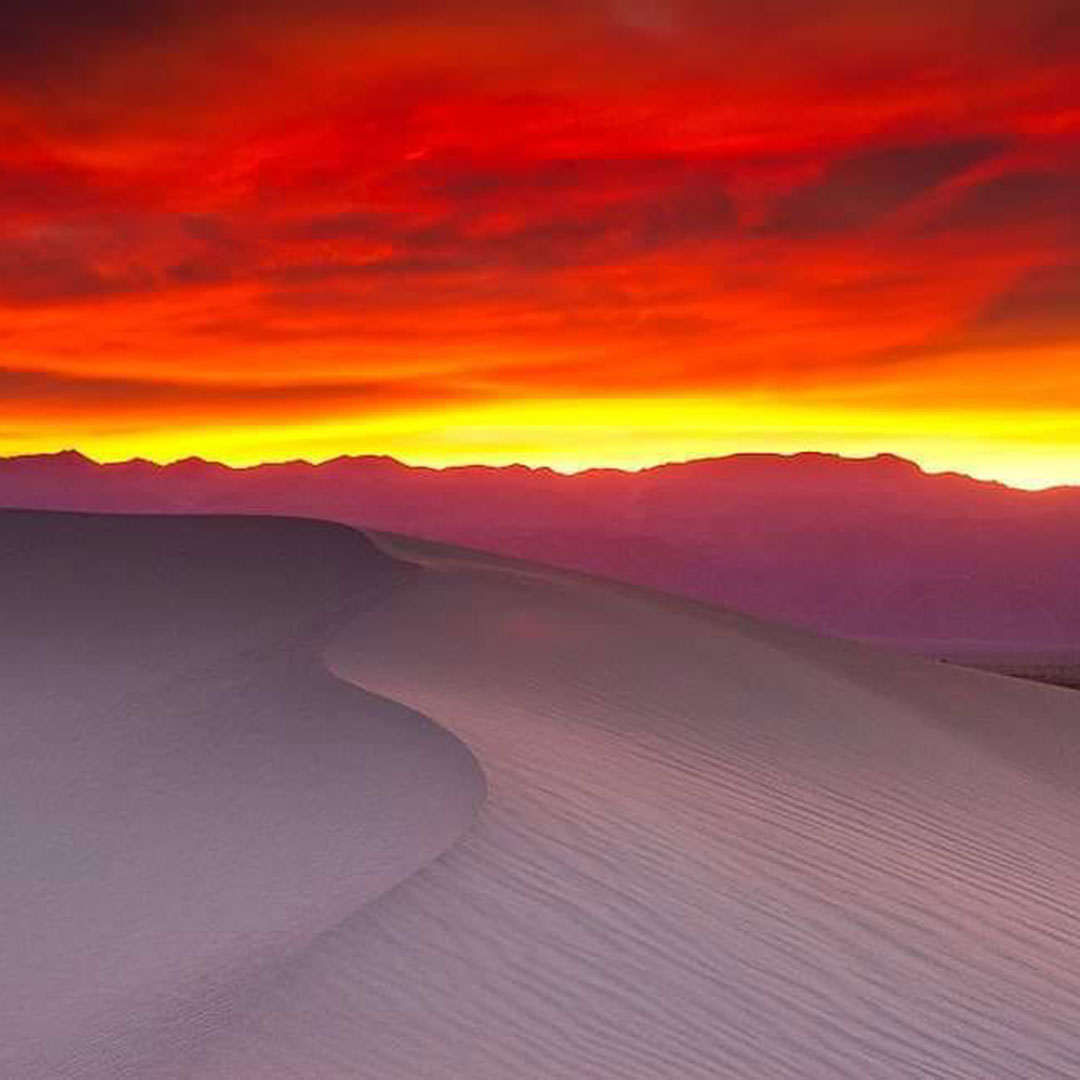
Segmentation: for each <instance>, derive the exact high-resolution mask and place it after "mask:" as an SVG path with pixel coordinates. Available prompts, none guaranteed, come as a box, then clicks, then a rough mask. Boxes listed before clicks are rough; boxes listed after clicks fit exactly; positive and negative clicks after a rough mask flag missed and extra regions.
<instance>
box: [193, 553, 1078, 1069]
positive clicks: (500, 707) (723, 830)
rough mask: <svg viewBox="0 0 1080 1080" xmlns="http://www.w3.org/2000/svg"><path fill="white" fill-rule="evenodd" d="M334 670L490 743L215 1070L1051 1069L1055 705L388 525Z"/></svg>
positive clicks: (1072, 865) (1059, 731) (1072, 781)
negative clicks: (481, 790)
mask: <svg viewBox="0 0 1080 1080" xmlns="http://www.w3.org/2000/svg"><path fill="white" fill-rule="evenodd" d="M380 543H381V545H382V546H383V547H384V549H385V550H386V551H388V552H389V553H391V554H394V555H396V556H399V557H401V558H403V559H405V560H407V561H410V562H413V563H418V564H421V565H422V566H423V567H424V573H422V574H421V575H419V576H417V577H416V578H415V579H414V580H413V581H412V582H411V583H410V584H409V585H408V586H407V587H405V588H403V589H399V590H397V591H396V592H394V593H393V594H392V595H391V596H389V597H388V598H387V599H386V601H385V603H384V604H382V605H381V606H380V608H379V610H378V611H377V612H372V613H369V614H363V613H362V614H360V615H359V616H358V617H357V618H356V619H354V620H353V621H352V623H351V624H350V625H349V626H348V627H346V628H345V629H343V630H342V631H341V632H340V633H339V634H338V635H337V636H336V638H335V639H334V640H333V641H332V643H331V644H330V646H329V649H328V660H329V663H330V665H331V667H332V669H333V670H334V671H335V672H336V673H337V674H338V675H339V676H341V677H342V678H345V679H348V680H350V681H352V682H355V683H357V684H360V685H362V686H364V687H366V688H368V689H370V690H372V691H375V692H377V693H379V694H383V695H386V696H388V697H391V698H394V699H396V700H398V701H401V702H403V703H404V704H406V705H407V706H409V707H410V708H414V709H416V710H419V711H420V712H422V713H424V714H425V715H428V716H430V717H432V718H433V719H434V720H436V721H437V722H438V723H440V724H442V725H445V726H446V727H447V728H448V729H449V730H451V731H452V732H454V733H455V734H456V735H458V736H459V737H460V738H462V739H463V740H464V741H465V742H466V743H467V744H468V746H469V747H470V748H471V750H472V751H473V752H474V753H475V755H476V756H477V758H478V759H479V760H480V762H481V763H482V765H483V767H484V769H485V772H486V774H487V776H488V780H489V785H490V789H489V798H488V801H487V802H486V804H485V806H484V808H483V810H482V812H481V815H480V819H479V822H478V823H477V825H476V826H475V827H474V828H473V829H472V830H470V831H469V832H468V833H467V834H466V836H465V837H464V839H463V840H462V841H461V843H459V844H458V845H456V846H455V847H454V848H452V849H451V850H450V851H448V852H447V853H446V854H444V855H443V856H442V857H440V858H439V859H437V860H435V861H434V862H432V863H431V864H430V865H428V866H427V867H425V868H424V869H422V870H421V871H419V872H418V873H416V874H414V875H413V876H412V877H410V878H408V879H407V880H406V881H404V882H402V883H401V884H400V885H399V886H397V887H396V888H395V889H393V890H392V891H391V892H390V893H388V894H385V895H384V896H382V897H381V898H379V899H378V900H376V901H374V902H373V903H371V904H369V905H368V906H366V907H365V908H364V909H363V910H362V911H361V912H360V913H358V914H357V915H356V916H355V917H354V918H351V919H349V920H347V921H345V922H343V923H342V924H341V925H339V926H338V927H337V928H336V929H335V930H333V931H331V932H328V933H327V934H325V935H323V936H322V937H320V938H319V939H318V941H316V942H315V943H313V945H312V947H310V948H309V949H307V950H306V951H305V952H304V953H303V954H302V955H300V956H299V957H298V958H297V959H296V960H295V961H294V962H292V963H291V964H289V965H287V966H286V967H284V968H283V970H282V974H281V975H280V977H279V978H278V979H277V980H276V981H275V983H274V985H273V986H272V987H269V988H268V989H267V990H266V992H265V993H264V994H262V995H261V996H260V997H259V998H258V999H257V1000H255V1001H253V1002H252V1003H251V1005H250V1008H249V1009H248V1010H247V1011H246V1012H245V1013H244V1015H243V1016H240V1017H237V1019H236V1022H235V1024H234V1025H233V1026H232V1027H231V1028H230V1029H229V1030H228V1031H226V1032H223V1033H222V1035H221V1037H220V1038H218V1039H216V1040H211V1041H210V1042H209V1043H207V1044H206V1046H205V1047H204V1056H203V1058H202V1059H201V1060H200V1063H199V1067H198V1071H197V1072H193V1073H192V1075H197V1076H199V1077H204V1078H214V1080H225V1078H229V1080H238V1078H242V1080H247V1078H250V1080H256V1078H258V1080H285V1078H289V1080H301V1078H302V1080H331V1078H332V1080H346V1078H348V1080H356V1078H364V1080H368V1078H370V1080H376V1078H378V1080H398V1078H400V1080H451V1078H455V1080H465V1078H468V1080H506V1078H509V1077H514V1078H515V1080H520V1078H535V1080H587V1078H594V1080H601V1078H603V1080H657V1078H672V1080H675V1078H678V1080H693V1078H701V1080H716V1078H718V1077H724V1078H725V1080H734V1078H745V1080H763V1078H769V1080H785V1078H800V1080H801V1078H807V1080H809V1078H815V1080H816V1078H821V1080H839V1078H851V1080H868V1078H870V1080H888V1078H896V1080H901V1078H903V1080H910V1078H912V1077H933V1078H970V1080H989V1078H994V1080H1004V1078H1016V1080H1036V1078H1058V1080H1075V1077H1076V1076H1078V1075H1080V847H1078V845H1077V837H1080V788H1078V783H1077V776H1078V771H1077V767H1078V763H1080V760H1078V754H1080V726H1078V723H1080V707H1078V703H1080V698H1077V697H1076V696H1075V695H1074V694H1072V693H1071V692H1069V691H1066V690H1060V689H1055V688H1049V687H1039V686H1034V685H1026V684H1022V683H1019V682H1016V681H1013V680H1009V679H1005V678H1001V677H996V676H992V675H985V674H982V673H978V672H969V671H964V670H959V669H956V668H950V667H948V666H946V665H939V664H933V663H931V662H928V661H921V660H916V659H911V658H905V657H902V656H900V655H894V654H891V653H888V652H884V651H876V650H874V649H871V648H869V647H865V646H860V645H855V644H851V643H842V642H838V641H832V640H828V639H824V638H818V637H815V636H812V635H809V634H805V633H801V632H797V631H794V630H788V629H785V628H781V627H775V626H771V625H769V624H765V623H760V622H756V621H754V620H751V619H748V618H744V617H741V616H737V615H733V614H728V613H724V612H721V611H717V610H713V609H708V608H705V607H702V606H699V605H694V604H692V603H684V602H681V601H677V600H673V599H669V598H664V597H660V596H658V595H653V594H647V593H643V592H637V591H635V590H632V589H630V588H624V587H619V586H614V585H610V584H607V583H602V582H598V581H590V580H589V579H586V578H583V577H576V576H574V575H570V574H563V573H558V572H554V571H551V572H548V571H544V570H541V569H538V568H528V567H526V566H523V565H521V564H515V563H513V562H508V561H502V560H497V559H494V558H491V557H486V556H484V557H482V556H474V555H471V554H469V553H467V552H460V551H454V550H451V549H448V548H440V547H437V546H435V545H430V544H422V543H418V542H408V541H404V540H401V539H399V538H388V537H382V538H381V539H380Z"/></svg>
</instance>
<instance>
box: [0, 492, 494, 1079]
mask: <svg viewBox="0 0 1080 1080" xmlns="http://www.w3.org/2000/svg"><path fill="white" fill-rule="evenodd" d="M408 576H409V575H408V573H407V571H405V569H404V568H402V567H400V566H398V565H396V564H394V563H392V562H391V561H390V560H389V559H387V558H385V557H383V556H381V555H379V553H378V552H377V551H375V550H374V548H373V547H372V546H371V545H370V543H368V541H367V540H366V539H365V538H364V537H362V536H360V535H359V534H357V533H355V532H353V531H352V530H349V529H346V528H343V527H340V526H324V525H321V524H314V523H310V522H299V521H272V520H269V519H265V520H261V521H259V520H255V519H249V520H243V519H204V520H199V519H183V520H181V519H172V520H167V519H154V518H94V517H80V516H77V515H60V514H56V515H52V514H19V513H13V512H8V513H3V514H0V612H2V622H0V641H2V648H0V688H2V699H0V720H2V722H0V747H2V751H0V866H2V867H3V873H2V874H0V911H2V912H3V915H2V932H0V1002H2V1003H3V1004H2V1007H0V1016H2V1020H0V1076H3V1077H4V1078H5V1080H24V1078H35V1080H36V1078H39V1077H40V1078H41V1080H46V1078H48V1080H54V1078H57V1077H67V1076H78V1077H91V1076H92V1077H101V1078H102V1080H106V1078H110V1080H112V1078H117V1077H142V1076H151V1075H162V1076H167V1075H180V1074H178V1073H175V1072H174V1070H175V1069H177V1068H179V1067H180V1065H179V1063H180V1062H181V1061H182V1060H183V1058H184V1055H185V1053H186V1052H187V1049H188V1048H189V1047H193V1046H196V1045H198V1044H199V1043H200V1042H201V1041H202V1040H204V1039H205V1038H206V1037H207V1036H208V1035H209V1034H210V1033H211V1032H212V1031H214V1030H216V1029H217V1028H219V1027H220V1026H221V1025H222V1024H224V1023H227V1021H228V1019H229V1017H230V1016H231V1015H232V1012H233V1011H234V1010H235V1009H236V1008H237V1007H238V1005H239V1003H240V1002H241V1001H242V1000H244V998H245V996H247V995H250V994H251V993H253V992H254V990H255V988H256V987H258V986H259V985H260V981H261V980H262V979H263V978H265V977H266V974H267V973H268V972H272V971H274V970H276V964H277V962H279V961H280V960H281V959H282V958H284V957H287V956H290V955H292V954H293V953H295V952H296V950H297V949H298V948H300V947H302V946H304V945H306V944H308V943H309V942H310V941H311V940H312V939H313V938H314V937H315V936H316V935H317V934H319V933H321V932H322V931H324V930H325V929H327V928H328V927H330V926H333V925H335V924H337V923H338V922H340V921H341V920H342V919H343V918H344V917H346V916H347V915H349V914H350V913H352V912H354V911H356V910H357V909H358V908H359V907H360V906H362V905H363V904H364V903H365V902H366V901H367V900H369V899H370V898H371V897H373V896H375V895H377V894H378V893H380V892H383V891H385V890H386V889H387V888H389V887H390V886H392V885H393V884H395V883H396V882H398V881H400V880H401V879H403V878H405V877H408V876H409V875H410V874H411V873H412V872H414V871H415V870H416V869H417V868H418V867H419V866H421V865H423V864H424V863H425V862H427V861H429V860H430V859H432V858H433V857H434V856H435V855H437V854H438V853H439V852H441V851H442V850H443V849H444V848H446V847H447V845H448V844H450V843H451V842H453V841H454V840H455V839H457V837H458V836H459V835H460V834H461V832H462V831H463V829H465V828H466V827H467V826H468V825H469V824H470V823H471V821H472V818H473V816H474V813H475V810H476V807H477V805H478V804H479V802H480V801H481V799H482V797H483V780H482V776H481V774H480V772H479V770H478V768H477V766H476V763H475V761H474V759H473V758H472V757H471V755H469V754H468V752H467V751H466V750H465V749H464V747H463V746H462V745H461V744H460V743H459V742H458V741H457V740H455V739H453V738H452V737H451V736H449V735H448V734H447V733H446V732H445V731H443V730H442V729H439V728H436V727H435V726H434V725H432V724H431V723H429V722H428V721H427V720H425V719H424V718H422V717H420V716H418V715H416V714H415V713H412V712H410V711H409V710H408V709H406V708H404V707H402V706H400V705H397V704H394V703H391V702H387V701H383V700H380V699H378V698H375V697H373V696H372V695H370V694H366V693H364V692H363V691H360V690H359V689H357V688H355V687H351V686H346V685H345V684H343V683H341V682H340V681H339V680H337V679H335V678H334V677H333V676H332V675H330V673H329V672H327V671H326V669H325V665H324V664H323V662H322V660H321V658H320V655H319V652H320V649H321V645H322V642H323V640H324V639H325V637H326V635H327V634H328V633H329V632H330V631H331V630H332V629H333V627H334V626H335V625H336V624H338V623H339V622H340V621H341V620H342V619H343V618H345V617H347V616H348V615H349V613H350V612H352V611H354V610H356V609H357V608H358V607H363V606H365V605H367V604H373V603H378V602H381V601H383V600H385V598H386V597H387V596H388V595H389V594H391V593H392V591H393V590H394V589H395V588H400V587H402V585H403V584H404V582H405V580H407V578H408Z"/></svg>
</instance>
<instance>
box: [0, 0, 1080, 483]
mask: <svg viewBox="0 0 1080 1080" xmlns="http://www.w3.org/2000/svg"><path fill="white" fill-rule="evenodd" d="M1069 10H1070V9H1069V5H1068V4H1067V3H1063V2H1061V0H1035V2H1033V3H1031V4H1027V5H1025V6H1024V7H1023V9H1019V8H1017V7H1016V6H1015V5H1013V4H1009V3H1005V2H1000V3H999V2H995V3H990V4H975V3H972V2H969V0H953V2H951V3H946V4H931V3H929V0H914V2H911V3H906V4H898V3H885V4H876V5H873V6H870V7H868V6H866V5H862V4H857V3H852V2H850V0H820V2H817V3H812V4H799V3H794V2H792V0H765V2H762V3H757V4H754V5H748V4H736V5H728V6H726V7H723V8H719V9H718V8H717V7H716V6H715V5H710V4H707V3H700V2H699V0H588V2H586V3H584V4H573V5H571V4H562V3H557V4H554V5H544V4H538V3H535V2H534V0H515V2H512V3H509V4H501V5H494V4H489V3H487V2H486V0H466V2H464V3H456V4H455V3H449V2H445V0H417V3H415V4H407V5H403V6H402V5H389V4H380V3H372V4H364V5H361V6H351V5H348V4H342V3H340V2H339V0H316V2H314V3H313V4H311V5H308V6H307V8H305V11H304V13H303V14H300V12H299V9H298V8H296V7H295V6H293V5H290V4H288V3H285V2H283V0H274V2H272V3H269V4H265V5H258V6H254V7H253V6H252V5H251V4H250V3H248V0H227V2H225V3H223V4H218V5H214V6H213V7H210V6H200V5H186V6H185V5H178V4H176V3H175V2H173V0H152V2H149V3H143V4H134V3H131V2H129V0H110V3H108V4H104V5H102V6H100V7H99V8H98V9H94V8H90V9H87V10H86V12H85V13H84V14H83V15H81V16H78V17H74V16H73V17H71V18H68V19H66V20H60V21H57V20H53V19H51V18H50V17H49V16H48V15H47V14H46V13H45V11H44V9H42V8H41V7H40V6H37V5H32V4H29V3H26V2H22V0H20V2H16V3H14V4H11V5H8V6H7V7H6V8H5V12H4V13H3V14H2V15H0V34H2V36H3V40H4V42H5V44H4V45H3V46H2V52H3V57H4V63H3V66H2V69H0V174H2V180H0V333H3V335H4V340H5V354H4V357H3V360H2V362H0V399H2V400H4V401H6V402H8V403H9V407H8V409H7V410H6V411H5V414H4V416H3V418H2V423H0V453H2V454H14V453H25V452H32V451H45V450H51V449H56V448H58V446H59V445H60V444H61V443H65V444H66V443H68V442H74V444H75V445H78V446H79V447H80V448H81V449H83V450H85V451H86V452H87V453H89V454H91V455H95V456H99V457H103V458H107V459H117V458H122V457H126V456H145V457H148V458H151V459H155V460H164V459H168V458H179V457H184V456H187V455H190V454H198V455H202V456H206V457H211V458H217V459H221V460H224V461H228V462H232V463H243V464H252V463H256V462H258V461H266V460H277V459H282V458H289V457H297V456H299V457H305V458H312V459H322V458H327V457H333V456H335V455H337V454H341V453H358V452H375V453H387V454H392V455H394V456H397V457H401V458H402V459H403V460H407V461H410V462H417V463H426V464H431V465H435V466H438V465H445V464H453V463H461V462H465V461H474V460H475V461H480V462H486V463H493V464H495V463H505V462H508V461H511V460H520V461H524V462H526V463H528V464H533V465H548V466H550V467H552V468H557V469H561V470H579V469H582V468H588V467H591V466H619V467H631V468H638V467H642V466H644V465H647V464H650V463H654V462H657V461H661V460H677V459H686V458H690V457H700V456H712V455H716V454H727V453H734V452H742V451H755V452H781V453H792V452H797V451H800V450H816V451H822V452H835V453H841V454H858V455H865V454H872V453H877V452H890V453H896V454H899V455H901V456H904V457H908V458H911V459H913V460H916V461H918V462H919V463H920V464H922V465H923V466H924V467H926V468H927V469H930V470H932V471H941V470H957V471H961V472H965V473H968V474H970V475H973V476H978V477H980V478H985V479H998V480H1001V481H1003V482H1006V483H1009V484H1011V485H1015V486H1021V487H1029V488H1040V487H1046V486H1053V485H1057V484H1062V483H1076V482H1078V481H1080V421H1078V419H1077V416H1078V413H1080V409H1078V406H1080V378H1078V376H1077V371H1078V370H1080V364H1078V363H1077V360H1078V358H1080V357H1078V353H1077V347H1078V346H1077V341H1078V338H1080V316H1078V314H1077V312H1080V232H1078V226H1077V222H1080V91H1078V89H1077V88H1078V87H1080V38H1078V36H1077V34H1076V31H1075V25H1076V24H1075V20H1072V19H1071V18H1070V17H1069ZM73 11H74V9H73Z"/></svg>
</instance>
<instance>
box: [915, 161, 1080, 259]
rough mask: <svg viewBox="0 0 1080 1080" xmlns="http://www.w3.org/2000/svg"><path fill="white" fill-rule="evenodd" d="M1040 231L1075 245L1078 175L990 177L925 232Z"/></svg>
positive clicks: (1079, 220) (1079, 218) (1079, 228)
mask: <svg viewBox="0 0 1080 1080" xmlns="http://www.w3.org/2000/svg"><path fill="white" fill-rule="evenodd" d="M1046 225H1049V226H1051V227H1053V228H1059V229H1061V230H1062V234H1063V236H1066V237H1069V238H1071V239H1072V240H1073V241H1074V242H1080V171H1047V170H1023V171H1016V172H1012V173H1007V174H1005V175H1002V176H995V177H993V178H992V179H989V180H986V181H984V182H982V183H979V184H976V185H974V186H972V187H970V188H968V189H967V190H966V191H965V192H963V193H962V194H961V195H960V196H959V197H958V198H957V200H956V201H955V202H954V203H953V204H952V205H951V206H949V207H948V208H947V209H946V210H944V211H943V212H942V214H941V215H940V216H939V217H938V218H936V219H935V220H934V221H933V222H932V223H931V225H930V228H931V229H932V230H933V231H934V232H938V233H942V232H949V231H958V230H964V231H975V232H981V233H984V234H985V233H992V232H994V231H1001V230H1006V229H1008V230H1014V229H1024V230H1029V229H1031V228H1032V227H1040V226H1046Z"/></svg>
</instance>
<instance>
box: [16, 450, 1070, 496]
mask: <svg viewBox="0 0 1080 1080" xmlns="http://www.w3.org/2000/svg"><path fill="white" fill-rule="evenodd" d="M61 457H77V458H80V459H81V460H83V461H86V462H89V463H90V464H91V465H94V466H96V467H98V468H106V469H107V468H113V467H117V466H123V465H136V464H142V465H149V466H152V467H154V468H158V469H169V468H173V467H175V466H177V465H183V464H187V463H196V462H197V463H199V464H201V465H207V466H211V467H213V468H219V469H225V470H227V471H229V472H233V473H242V472H251V471H254V470H256V469H262V468H273V467H281V466H287V465H300V466H307V467H309V468H313V469H318V468H321V467H323V466H325V465H330V464H333V463H335V462H343V461H381V462H388V463H390V464H393V465H397V466H400V467H401V468H403V469H410V470H418V471H419V470H422V471H427V472H453V471H459V470H464V469H488V470H493V471H509V470H523V471H526V472H529V473H548V474H553V475H555V476H561V477H566V478H574V477H580V476H587V475H589V474H590V473H620V474H622V475H625V476H636V475H641V474H643V473H648V472H653V471H656V470H658V469H664V468H675V467H679V466H685V465H701V464H705V463H709V462H717V461H731V460H734V459H738V458H744V459H745V458H774V459H779V460H785V461H793V460H794V459H796V458H808V457H811V458H827V459H832V460H835V461H843V462H873V461H879V460H882V459H885V460H888V461H892V462H899V463H901V464H903V465H906V466H910V467H911V468H912V469H914V470H915V471H917V472H919V473H920V474H922V475H923V476H925V477H928V478H955V479H961V480H968V481H970V482H971V483H973V484H980V485H989V486H992V487H997V488H1004V489H1005V490H1008V491H1015V492H1018V493H1020V494H1026V495H1038V494H1042V493H1045V492H1054V491H1076V490H1080V482H1077V483H1075V484H1070V483H1062V484H1048V485H1046V486H1042V487H1039V486H1034V487H1025V486H1019V485H1016V484H1010V483H1009V482H1008V481H1005V480H999V479H994V478H986V477H979V476H973V475H971V474H970V473H965V472H961V471H959V470H956V469H942V470H938V471H934V470H930V469H927V468H926V467H925V466H924V465H922V464H921V463H920V462H918V461H915V460H914V459H912V458H908V457H905V456H904V455H903V454H897V453H895V452H893V451H889V450H880V451H877V452H876V453H868V454H845V453H843V452H841V451H834V450H795V451H790V452H785V451H779V450H748V451H735V452H733V453H730V454H714V455H706V456H704V457H692V458H676V459H670V460H665V461H657V462H654V463H652V464H650V465H642V466H640V467H638V468H633V467H627V466H619V465H590V466H586V467H585V468H581V469H565V468H559V467H557V466H554V465H529V464H527V463H525V462H507V463H503V464H494V463H490V462H483V461H475V462H464V463H455V464H448V465H431V464H427V463H423V462H409V461H404V460H402V459H401V458H398V457H395V456H394V455H392V454H380V453H358V454H334V455H332V456H330V457H326V458H319V459H312V458H305V457H293V458H268V459H266V460H263V461H258V462H255V463H253V464H250V465H236V464H231V463H229V462H227V461H220V460H218V459H215V458H209V457H203V456H202V455H201V454H187V455H185V456H183V457H176V458H168V459H164V460H155V459H153V458H148V457H141V456H139V455H135V456H132V457H125V458H113V459H102V458H99V457H95V456H94V455H92V454H88V453H87V452H86V451H84V450H80V449H79V448H78V447H74V446H71V447H65V448H64V449H62V450H49V451H37V452H33V451H31V452H28V453H22V454H0V462H7V461H25V460H32V459H40V458H61Z"/></svg>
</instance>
